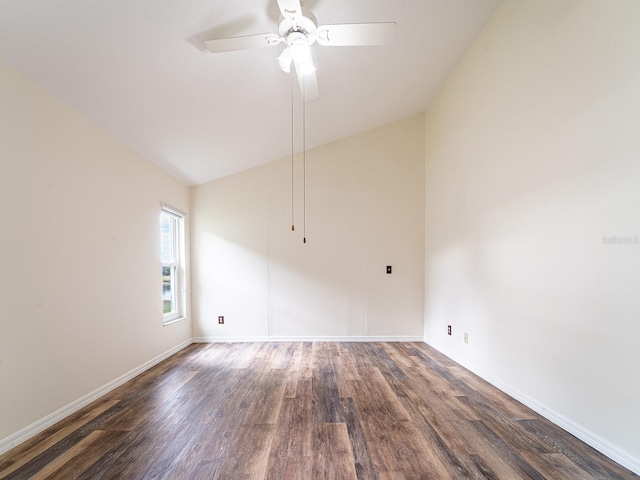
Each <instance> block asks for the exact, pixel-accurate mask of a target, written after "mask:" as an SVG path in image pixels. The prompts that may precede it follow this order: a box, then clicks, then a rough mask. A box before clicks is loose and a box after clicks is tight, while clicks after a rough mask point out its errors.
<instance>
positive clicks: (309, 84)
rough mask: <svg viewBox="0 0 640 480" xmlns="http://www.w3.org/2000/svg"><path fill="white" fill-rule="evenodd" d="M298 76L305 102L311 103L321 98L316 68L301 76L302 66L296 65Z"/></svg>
mask: <svg viewBox="0 0 640 480" xmlns="http://www.w3.org/2000/svg"><path fill="white" fill-rule="evenodd" d="M294 65H295V67H296V74H297V75H298V84H299V85H300V91H301V92H302V95H303V97H304V101H305V102H311V101H312V100H317V99H318V98H319V97H320V91H319V90H318V79H317V78H316V71H315V68H314V69H313V70H311V71H308V72H307V73H306V74H305V75H300V73H303V72H302V67H301V66H300V64H298V63H295V62H294Z"/></svg>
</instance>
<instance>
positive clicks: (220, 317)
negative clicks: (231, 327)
mask: <svg viewBox="0 0 640 480" xmlns="http://www.w3.org/2000/svg"><path fill="white" fill-rule="evenodd" d="M218 323H219V324H220V325H224V315H219V316H218Z"/></svg>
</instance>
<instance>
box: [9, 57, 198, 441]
mask: <svg viewBox="0 0 640 480" xmlns="http://www.w3.org/2000/svg"><path fill="white" fill-rule="evenodd" d="M163 201H164V202H167V203H169V204H171V205H173V206H175V207H176V208H180V209H182V210H184V211H187V210H188V209H189V192H188V189H187V188H186V187H185V186H183V185H181V184H179V183H178V182H177V181H175V180H174V179H172V178H171V177H170V176H168V175H167V174H166V173H164V172H162V171H160V170H159V169H158V168H156V167H155V166H152V165H151V164H150V163H148V162H147V161H146V160H144V159H142V158H141V157H140V156H138V155H136V154H135V153H134V152H132V151H131V150H129V149H128V148H126V147H125V146H123V145H122V144H121V143H119V142H118V141H116V140H115V139H114V138H112V137H111V136H110V135H109V134H107V133H106V132H105V131H103V130H102V129H100V128H98V127H97V126H96V125H95V124H93V123H92V122H91V121H89V120H88V119H86V118H84V117H83V116H81V115H80V114H78V113H77V112H75V111H74V110H72V109H71V108H69V107H67V106H65V105H64V104H62V103H61V102H60V101H58V100H57V99H55V98H53V97H52V96H51V95H49V94H48V93H47V92H45V91H43V90H42V89H41V88H40V87H38V86H35V85H34V84H33V83H32V82H31V81H29V80H27V79H26V78H25V77H23V76H22V75H20V74H18V73H16V72H15V71H13V70H11V69H10V68H8V67H6V66H5V65H3V64H0V205H2V215H1V220H0V224H1V225H2V229H1V231H2V235H0V252H1V255H2V257H1V258H2V262H1V266H2V272H3V274H2V275H0V306H1V308H0V389H1V393H0V440H2V439H4V438H8V437H9V436H10V435H12V434H15V433H16V432H18V431H20V430H21V429H24V428H26V427H28V426H29V425H32V424H33V423H34V422H36V421H39V420H41V419H42V418H44V417H46V416H47V415H49V414H51V413H52V412H55V411H56V410H58V409H60V408H63V407H65V406H66V405H68V404H70V403H71V402H74V401H76V400H78V399H79V398H81V397H83V396H84V395H87V394H89V393H90V392H92V391H94V390H96V389H98V388H100V387H102V386H104V385H105V384H107V383H109V382H111V381H113V380H114V379H116V378H118V377H119V376H121V375H123V374H125V373H127V372H129V371H130V370H132V369H134V368H136V367H139V366H140V365H142V364H144V363H145V362H147V361H149V360H151V359H152V358H154V357H156V356H158V355H160V354H162V353H164V352H166V351H168V350H170V349H172V348H173V347H175V346H177V345H179V344H180V343H182V342H184V341H186V340H188V339H189V338H190V337H191V331H190V324H189V320H186V321H182V322H179V323H176V324H174V325H171V326H167V327H163V326H162V306H161V287H160V286H161V278H160V275H159V274H160V263H159V262H160V260H159V209H160V204H161V202H163Z"/></svg>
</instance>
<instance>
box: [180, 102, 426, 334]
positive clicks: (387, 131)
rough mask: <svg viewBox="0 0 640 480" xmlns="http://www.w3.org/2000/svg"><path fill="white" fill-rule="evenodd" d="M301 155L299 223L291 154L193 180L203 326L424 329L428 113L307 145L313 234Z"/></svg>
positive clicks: (295, 330)
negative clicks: (212, 178)
mask: <svg viewBox="0 0 640 480" xmlns="http://www.w3.org/2000/svg"><path fill="white" fill-rule="evenodd" d="M294 163H295V166H294V172H295V192H296V199H295V226H296V230H295V232H292V231H291V159H290V158H289V159H282V160H279V161H275V162H272V163H270V164H267V165H265V166H261V167H258V168H255V169H252V170H249V171H245V172H243V173H239V174H236V175H233V176H229V177H225V178H222V179H219V180H216V181H213V182H210V183H207V184H204V185H200V186H198V187H194V188H193V189H192V212H193V220H194V223H193V243H192V254H193V276H192V278H193V291H194V297H193V298H194V304H193V308H194V310H193V315H194V333H193V334H194V337H196V338H198V337H227V338H228V337H240V338H245V337H270V338H275V337H346V336H349V337H354V338H355V337H398V338H399V337H417V338H421V336H422V332H423V295H424V117H423V116H422V115H420V116H417V117H413V118H410V119H407V120H404V121H401V122H397V123H394V124H391V125H388V126H385V127H382V128H379V129H376V130H373V131H370V132H366V133H363V134H360V135H356V136H354V137H350V138H348V139H346V140H342V141H339V142H336V143H333V144H330V145H326V146H324V147H321V148H318V149H315V150H311V151H309V152H307V167H306V179H307V195H306V205H307V214H306V236H307V243H306V244H303V216H302V204H303V197H302V185H303V178H302V157H301V156H300V155H298V156H296V157H295V159H294ZM386 265H392V267H393V273H392V274H391V275H386V273H385V267H386ZM218 315H224V316H225V324H224V325H218V323H217V317H218Z"/></svg>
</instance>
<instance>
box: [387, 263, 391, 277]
mask: <svg viewBox="0 0 640 480" xmlns="http://www.w3.org/2000/svg"><path fill="white" fill-rule="evenodd" d="M387 274H388V275H391V265H387Z"/></svg>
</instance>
